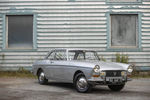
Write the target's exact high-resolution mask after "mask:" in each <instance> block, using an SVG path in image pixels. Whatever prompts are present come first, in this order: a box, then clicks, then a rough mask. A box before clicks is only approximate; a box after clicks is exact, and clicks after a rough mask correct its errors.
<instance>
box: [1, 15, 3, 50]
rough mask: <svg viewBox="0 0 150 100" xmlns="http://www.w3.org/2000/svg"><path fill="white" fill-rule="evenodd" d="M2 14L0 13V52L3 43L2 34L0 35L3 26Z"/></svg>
mask: <svg viewBox="0 0 150 100" xmlns="http://www.w3.org/2000/svg"><path fill="white" fill-rule="evenodd" d="M2 18H3V16H2V15H1V14H0V52H1V48H2V44H3V39H2V37H3V35H2V28H3V23H2V22H3V20H2Z"/></svg>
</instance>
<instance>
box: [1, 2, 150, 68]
mask: <svg viewBox="0 0 150 100" xmlns="http://www.w3.org/2000/svg"><path fill="white" fill-rule="evenodd" d="M106 1H108V0H0V68H4V69H16V68H18V67H26V68H31V65H32V62H33V61H35V60H36V59H41V58H43V57H44V55H45V54H46V53H47V52H46V51H48V50H49V49H51V48H57V47H59V48H93V49H98V50H99V54H100V55H102V56H104V58H107V59H108V60H111V59H112V58H114V57H115V54H116V52H114V51H109V50H108V49H107V46H108V41H107V38H108V34H107V27H108V26H107V22H108V18H107V13H108V12H114V13H118V12H119V13H120V12H123V13H141V40H139V41H140V42H141V50H139V51H138V50H137V51H134V50H133V51H130V50H128V52H122V51H119V52H121V53H124V54H128V55H129V62H130V63H134V64H136V66H141V67H142V66H150V52H149V51H150V0H142V3H115V4H111V3H108V2H106ZM19 13H21V14H23V13H25V14H28V13H29V14H35V15H36V19H35V20H36V24H37V25H36V26H35V27H36V28H35V29H36V30H35V32H36V33H37V41H36V42H37V44H36V45H37V49H36V50H31V51H30V50H27V51H24V50H5V49H2V48H3V44H4V42H5V39H4V36H3V35H4V34H5V32H4V27H5V26H4V23H5V22H4V18H5V15H7V14H19Z"/></svg>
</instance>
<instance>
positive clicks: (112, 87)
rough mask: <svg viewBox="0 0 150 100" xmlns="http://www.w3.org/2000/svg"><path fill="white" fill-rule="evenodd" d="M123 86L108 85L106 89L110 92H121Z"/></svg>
mask: <svg viewBox="0 0 150 100" xmlns="http://www.w3.org/2000/svg"><path fill="white" fill-rule="evenodd" d="M124 85H125V84H122V85H108V87H109V88H110V89H111V90H112V91H121V90H122V89H123V87H124Z"/></svg>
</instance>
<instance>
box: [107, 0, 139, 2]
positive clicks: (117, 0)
mask: <svg viewBox="0 0 150 100" xmlns="http://www.w3.org/2000/svg"><path fill="white" fill-rule="evenodd" d="M108 1H109V2H139V1H141V0H108Z"/></svg>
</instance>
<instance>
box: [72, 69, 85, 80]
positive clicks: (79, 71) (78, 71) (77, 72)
mask: <svg viewBox="0 0 150 100" xmlns="http://www.w3.org/2000/svg"><path fill="white" fill-rule="evenodd" d="M79 73H83V71H81V70H77V71H76V72H75V73H74V75H73V82H74V79H75V76H76V75H77V74H79ZM83 74H84V73H83Z"/></svg>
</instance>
